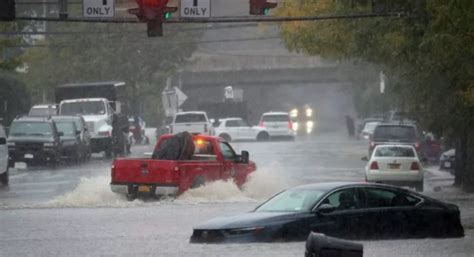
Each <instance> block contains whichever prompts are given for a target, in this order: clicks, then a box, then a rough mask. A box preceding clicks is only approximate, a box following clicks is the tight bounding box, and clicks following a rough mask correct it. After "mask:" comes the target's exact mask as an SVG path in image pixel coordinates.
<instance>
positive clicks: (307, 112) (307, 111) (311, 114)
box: [306, 108, 313, 117]
mask: <svg viewBox="0 0 474 257" xmlns="http://www.w3.org/2000/svg"><path fill="white" fill-rule="evenodd" d="M311 116H313V109H311V108H308V109H306V117H311Z"/></svg>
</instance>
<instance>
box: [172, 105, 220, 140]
mask: <svg viewBox="0 0 474 257" xmlns="http://www.w3.org/2000/svg"><path fill="white" fill-rule="evenodd" d="M184 131H187V132H189V133H200V134H207V135H214V134H215V133H214V128H213V127H212V124H211V122H210V121H209V118H208V117H207V114H206V112H197V111H196V112H179V113H176V115H175V116H174V118H173V122H172V123H171V124H170V133H171V134H178V133H180V132H184Z"/></svg>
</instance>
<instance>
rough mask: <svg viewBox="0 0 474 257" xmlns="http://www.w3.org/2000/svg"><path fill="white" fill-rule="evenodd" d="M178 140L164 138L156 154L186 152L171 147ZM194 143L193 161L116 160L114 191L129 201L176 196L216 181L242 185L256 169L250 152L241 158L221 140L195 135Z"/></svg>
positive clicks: (164, 136) (111, 184) (174, 159)
mask: <svg viewBox="0 0 474 257" xmlns="http://www.w3.org/2000/svg"><path fill="white" fill-rule="evenodd" d="M188 135H189V134H188ZM176 137H177V135H174V136H173V135H171V134H168V135H163V136H161V137H160V139H159V140H158V142H157V143H156V146H155V152H160V151H161V150H163V149H165V148H172V149H171V150H173V151H174V152H177V153H181V152H183V151H184V150H182V149H180V148H179V146H175V145H172V146H171V145H170V144H172V142H176V141H175V140H174V139H176ZM190 137H191V136H190ZM190 140H191V141H192V142H193V147H192V149H193V150H194V152H193V153H191V155H192V156H191V158H190V159H185V158H181V157H176V158H166V159H158V157H155V156H152V159H140V158H119V159H115V160H114V162H113V163H112V172H111V176H112V179H111V183H110V187H111V190H112V191H113V192H115V193H119V194H125V195H126V196H127V198H129V199H134V198H135V197H137V195H138V194H145V195H148V196H163V195H171V196H176V195H179V194H181V193H183V192H184V191H186V190H188V189H189V188H196V187H199V186H202V185H204V184H205V183H207V182H211V181H215V180H229V179H232V180H233V181H234V182H235V183H236V184H237V185H238V186H241V185H243V183H244V182H245V181H246V179H247V176H248V175H249V174H250V173H252V172H254V171H255V170H256V165H255V163H254V162H252V161H249V154H248V152H246V151H242V154H241V155H237V154H236V153H235V151H234V150H233V149H232V147H231V146H230V145H229V143H228V142H226V141H224V140H223V139H221V138H219V137H214V136H209V135H197V134H194V135H192V138H190ZM177 141H178V142H180V141H179V140H177ZM176 149H177V150H176ZM154 155H155V154H154ZM153 158H157V159H153Z"/></svg>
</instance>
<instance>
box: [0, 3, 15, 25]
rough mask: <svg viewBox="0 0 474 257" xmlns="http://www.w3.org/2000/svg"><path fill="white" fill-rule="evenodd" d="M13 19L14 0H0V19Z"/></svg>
mask: <svg viewBox="0 0 474 257" xmlns="http://www.w3.org/2000/svg"><path fill="white" fill-rule="evenodd" d="M14 19H15V0H0V21H12V20H14Z"/></svg>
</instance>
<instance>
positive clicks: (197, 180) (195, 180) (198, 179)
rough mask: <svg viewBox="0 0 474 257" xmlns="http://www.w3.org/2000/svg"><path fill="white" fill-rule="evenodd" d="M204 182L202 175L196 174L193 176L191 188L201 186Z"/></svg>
mask: <svg viewBox="0 0 474 257" xmlns="http://www.w3.org/2000/svg"><path fill="white" fill-rule="evenodd" d="M204 184H205V181H204V178H203V177H202V176H196V177H194V178H193V183H192V184H191V188H192V189H194V188H198V187H202V186H204Z"/></svg>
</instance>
